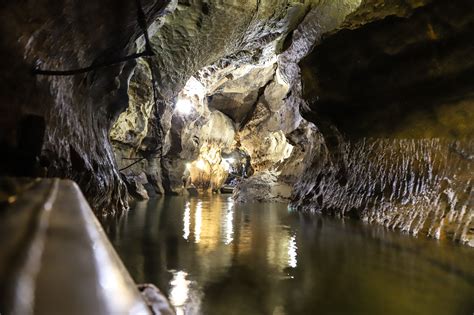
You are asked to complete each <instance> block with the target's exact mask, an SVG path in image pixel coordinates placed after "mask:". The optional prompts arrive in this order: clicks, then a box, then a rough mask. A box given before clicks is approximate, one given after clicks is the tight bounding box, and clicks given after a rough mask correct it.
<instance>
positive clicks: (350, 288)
mask: <svg viewBox="0 0 474 315" xmlns="http://www.w3.org/2000/svg"><path fill="white" fill-rule="evenodd" d="M105 229H106V231H107V232H108V234H109V236H110V238H111V240H112V242H113V244H114V246H115V247H116V248H117V251H118V252H119V255H120V256H121V257H122V259H123V260H124V263H125V265H126V266H127V268H128V269H129V270H130V272H131V274H132V276H133V277H134V278H135V280H136V281H137V282H138V283H145V282H151V283H154V284H156V285H158V287H160V288H161V289H162V290H163V291H164V292H165V293H166V294H167V295H168V296H169V298H170V300H171V302H172V303H173V305H175V307H176V309H177V312H178V314H206V315H207V314H211V315H213V314H219V315H222V314H226V315H227V314H229V315H232V314H236V315H237V314H275V315H280V314H287V315H291V314H315V313H317V314H440V315H450V314H471V313H472V312H473V311H474V299H473V298H472V297H473V296H474V250H473V249H471V248H467V247H460V246H455V245H453V244H450V243H443V242H439V243H438V242H435V241H433V240H423V239H415V238H412V237H409V236H406V235H402V234H399V233H394V232H390V231H387V230H385V229H383V228H374V227H369V226H365V225H363V224H356V223H353V222H351V221H346V222H344V221H340V220H331V219H328V218H321V217H317V216H311V215H307V214H302V213H298V212H293V211H288V209H287V207H286V205H280V204H247V205H242V204H234V203H233V201H232V199H229V198H228V197H225V196H209V197H206V198H201V199H198V198H190V199H186V198H183V197H167V198H162V199H159V200H152V201H150V202H149V203H148V204H146V203H140V204H138V205H137V206H136V208H135V209H134V210H132V211H130V212H129V213H128V214H127V215H126V216H125V217H122V218H121V219H120V220H119V221H118V222H116V221H115V222H108V223H106V224H105ZM191 231H193V232H191ZM316 311H317V312H316Z"/></svg>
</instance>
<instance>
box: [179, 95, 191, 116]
mask: <svg viewBox="0 0 474 315" xmlns="http://www.w3.org/2000/svg"><path fill="white" fill-rule="evenodd" d="M193 107H194V105H193V103H192V102H191V101H190V100H188V99H185V98H180V99H178V101H177V102H176V107H175V109H176V111H178V112H179V113H180V114H183V115H189V114H191V112H192V110H193Z"/></svg>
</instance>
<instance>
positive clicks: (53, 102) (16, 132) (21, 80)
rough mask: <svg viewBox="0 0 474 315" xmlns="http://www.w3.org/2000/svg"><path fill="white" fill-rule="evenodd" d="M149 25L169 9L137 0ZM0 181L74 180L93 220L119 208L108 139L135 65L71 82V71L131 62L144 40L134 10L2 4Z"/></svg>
mask: <svg viewBox="0 0 474 315" xmlns="http://www.w3.org/2000/svg"><path fill="white" fill-rule="evenodd" d="M141 2H142V8H143V10H144V12H145V14H146V18H147V19H148V20H155V19H157V17H158V16H159V15H160V14H161V13H163V8H164V7H165V5H167V1H161V0H157V1H151V0H143V1H141ZM0 16H1V17H2V18H1V21H0V33H1V34H2V36H1V40H0V55H1V58H0V65H1V68H2V72H1V74H0V80H1V82H2V85H1V88H0V126H1V127H0V143H1V146H2V151H3V152H4V154H2V157H1V159H2V161H1V163H0V165H1V174H8V175H15V176H19V175H22V176H58V177H67V178H71V179H74V180H76V181H77V182H78V183H79V185H80V186H81V189H82V190H83V191H84V193H85V195H86V196H87V198H88V200H89V202H90V203H91V205H92V206H93V208H94V209H95V210H96V211H97V212H98V213H111V212H114V211H117V210H123V209H124V208H126V207H127V203H126V200H125V199H124V197H125V194H126V188H125V186H124V184H123V182H122V180H121V179H120V175H119V173H118V171H117V168H116V164H115V161H114V156H113V152H112V148H111V146H110V143H109V140H108V136H109V135H108V132H109V129H110V126H111V124H112V122H113V121H114V119H116V117H117V116H118V114H119V113H120V112H121V111H123V110H124V109H125V108H126V107H127V104H128V96H127V86H128V79H129V77H130V74H131V72H132V71H133V68H134V66H135V64H134V61H133V60H131V61H129V62H123V63H120V64H116V65H112V66H108V67H100V68H94V69H93V70H92V71H87V72H85V73H79V74H76V75H65V76H57V75H33V74H32V70H33V69H34V68H36V69H42V70H70V69H77V68H83V67H88V66H90V65H93V64H95V65H97V64H102V63H110V61H112V60H116V59H117V58H121V57H123V56H126V55H129V54H132V53H135V52H136V51H137V48H136V46H135V40H136V39H138V38H139V37H140V36H141V35H142V31H141V29H140V27H139V23H138V21H137V5H136V3H135V2H134V1H112V0H105V1H100V2H97V1H88V0H85V1H83V0H80V1H79V0H77V1H76V0H66V1H61V2H52V1H28V2H21V3H19V2H18V1H2V4H0Z"/></svg>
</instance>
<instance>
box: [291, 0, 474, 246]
mask: <svg viewBox="0 0 474 315" xmlns="http://www.w3.org/2000/svg"><path fill="white" fill-rule="evenodd" d="M368 4H370V2H365V3H364V4H363V5H362V6H361V7H360V8H359V9H358V10H357V11H356V12H355V13H353V14H352V15H350V16H349V17H348V18H347V20H346V21H345V23H344V24H343V29H341V30H338V31H334V32H331V33H330V34H328V35H327V36H326V37H325V38H324V39H323V40H322V41H321V42H320V43H319V44H318V45H317V46H316V47H315V48H314V50H313V52H312V53H311V54H309V55H308V56H307V57H306V58H305V59H304V60H303V61H302V63H301V67H302V74H303V76H302V78H303V86H304V92H303V94H304V98H305V99H306V101H307V105H308V106H309V107H308V108H306V110H304V113H303V116H304V117H305V118H306V119H308V120H309V121H311V122H313V123H314V124H315V125H316V126H317V127H318V129H319V130H320V132H321V135H322V137H323V139H324V142H323V145H322V147H321V148H320V149H319V150H316V151H314V152H313V153H312V154H314V156H313V158H312V159H311V158H310V159H309V160H312V161H311V162H310V161H309V160H308V164H307V169H306V171H305V173H304V176H303V177H302V179H301V180H300V181H299V182H298V183H297V185H296V188H295V195H294V204H295V205H298V206H299V207H300V208H302V209H310V210H314V211H318V212H322V213H328V214H332V215H336V216H349V217H354V218H359V219H363V220H365V221H368V222H371V223H378V224H382V225H385V226H387V227H391V228H396V229H401V230H403V231H407V232H410V233H413V234H423V235H429V236H431V237H435V238H447V239H452V240H456V241H460V242H462V243H465V244H470V245H473V242H472V240H473V235H474V225H473V220H472V218H473V215H474V207H473V202H474V193H473V188H472V179H473V177H472V174H473V173H472V167H473V162H472V158H471V157H472V155H473V152H474V150H473V149H474V148H473V146H472V138H473V130H472V126H473V124H472V122H473V121H474V120H473V117H472V112H473V109H474V108H473V107H472V106H473V104H474V103H473V102H472V95H473V92H474V90H473V88H472V86H473V85H472V82H471V81H472V80H471V78H472V75H470V73H471V70H472V65H471V60H470V58H468V57H467V56H468V55H471V54H472V49H473V47H474V46H473V43H474V42H473V40H472V38H471V36H469V35H467V34H470V33H471V31H472V29H473V26H474V24H473V18H474V7H473V5H472V3H471V2H469V1H459V2H456V3H452V2H451V3H447V2H443V1H429V2H420V3H418V4H417V5H411V6H405V9H403V10H398V9H397V10H396V11H392V9H393V8H392V9H390V8H389V6H386V7H385V8H386V9H388V11H387V12H390V13H389V14H388V15H387V16H385V15H384V14H385V13H382V12H381V15H377V14H375V15H374V14H372V13H370V12H371V11H370V10H366V6H367V5H368ZM367 14H369V16H370V18H367ZM361 17H362V20H364V21H365V22H364V23H360V21H361V20H360V18H361ZM367 22H368V23H367ZM468 59H469V60H468Z"/></svg>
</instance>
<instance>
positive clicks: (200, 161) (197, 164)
mask: <svg viewBox="0 0 474 315" xmlns="http://www.w3.org/2000/svg"><path fill="white" fill-rule="evenodd" d="M196 167H197V168H198V169H200V170H201V171H203V170H204V169H205V168H206V164H205V163H204V161H203V160H202V159H200V160H198V161H197V162H196Z"/></svg>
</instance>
